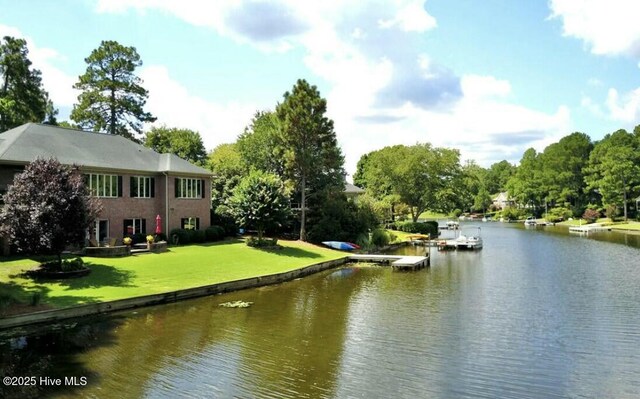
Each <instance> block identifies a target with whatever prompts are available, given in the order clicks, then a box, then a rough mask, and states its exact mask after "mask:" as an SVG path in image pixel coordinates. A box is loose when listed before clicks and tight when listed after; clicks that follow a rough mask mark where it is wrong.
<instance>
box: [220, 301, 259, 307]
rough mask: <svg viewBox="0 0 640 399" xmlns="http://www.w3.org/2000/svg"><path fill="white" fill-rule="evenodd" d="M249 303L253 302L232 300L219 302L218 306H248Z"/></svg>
mask: <svg viewBox="0 0 640 399" xmlns="http://www.w3.org/2000/svg"><path fill="white" fill-rule="evenodd" d="M251 305H253V302H245V301H233V302H225V303H221V304H220V305H218V306H222V307H225V308H248V307H249V306H251Z"/></svg>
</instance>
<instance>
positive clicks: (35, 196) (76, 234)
mask: <svg viewBox="0 0 640 399" xmlns="http://www.w3.org/2000/svg"><path fill="white" fill-rule="evenodd" d="M4 201H5V205H4V207H3V208H2V211H1V213H0V221H1V223H2V229H3V232H4V233H5V234H6V235H7V236H8V237H9V240H10V241H11V243H12V244H14V245H15V246H16V248H17V249H18V251H20V252H23V253H30V254H56V255H58V260H59V261H60V262H61V261H62V260H61V254H62V251H63V250H64V249H65V248H66V247H67V246H69V245H74V244H75V245H83V244H84V239H85V234H86V230H87V229H88V228H89V227H90V226H92V224H93V222H94V221H95V218H96V217H97V216H98V214H99V212H100V211H101V209H102V207H101V205H100V203H99V202H98V200H97V199H96V198H95V197H90V196H89V191H88V189H87V187H86V186H85V184H84V181H83V177H82V175H81V174H80V172H79V171H78V169H77V168H76V167H68V166H64V165H61V164H60V163H59V162H58V161H57V160H55V159H36V160H35V161H33V162H32V163H30V164H29V165H27V167H26V168H25V170H24V171H23V172H22V173H20V174H18V175H16V177H15V178H14V182H13V184H12V185H11V186H9V189H8V191H7V193H6V194H5V196H4Z"/></svg>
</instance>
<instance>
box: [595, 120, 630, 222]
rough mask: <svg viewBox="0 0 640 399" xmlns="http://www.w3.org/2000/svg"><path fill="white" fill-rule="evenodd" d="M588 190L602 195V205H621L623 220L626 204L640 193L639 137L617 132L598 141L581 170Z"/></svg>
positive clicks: (624, 131)
mask: <svg viewBox="0 0 640 399" xmlns="http://www.w3.org/2000/svg"><path fill="white" fill-rule="evenodd" d="M585 172H586V173H585V181H586V183H587V184H588V187H589V188H592V189H596V190H598V191H599V192H600V194H602V202H603V203H604V204H605V205H622V207H623V212H624V218H625V220H626V219H627V206H628V201H629V199H630V198H632V197H633V196H634V195H636V194H637V193H638V191H640V138H638V136H636V135H634V134H630V133H628V132H627V131H626V130H624V129H621V130H618V131H616V132H614V133H611V134H607V135H606V136H605V137H604V138H603V139H602V140H601V141H599V142H598V143H597V144H596V145H595V147H594V148H593V151H592V152H591V155H590V156H589V163H588V166H587V168H586V169H585Z"/></svg>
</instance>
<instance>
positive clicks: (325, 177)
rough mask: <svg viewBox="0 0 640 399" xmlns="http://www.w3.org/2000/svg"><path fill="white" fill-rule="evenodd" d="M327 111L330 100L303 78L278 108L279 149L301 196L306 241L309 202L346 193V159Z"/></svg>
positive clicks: (287, 170)
mask: <svg viewBox="0 0 640 399" xmlns="http://www.w3.org/2000/svg"><path fill="white" fill-rule="evenodd" d="M326 112H327V101H326V100H325V99H324V98H322V97H320V92H319V91H318V89H317V88H316V86H312V85H310V84H309V83H308V82H307V81H306V80H303V79H299V80H298V81H297V82H296V84H295V86H294V87H293V90H292V91H291V92H286V93H285V94H284V101H283V102H282V103H281V104H278V106H277V108H276V115H277V116H278V119H279V120H280V139H279V140H278V141H279V143H278V147H277V149H276V150H277V152H279V154H280V156H281V158H282V159H283V160H284V164H285V173H286V175H287V177H288V178H289V179H291V180H292V181H293V182H294V183H295V187H296V191H297V193H299V195H300V209H301V210H300V212H301V214H300V240H302V241H304V240H306V212H307V206H308V205H309V204H308V203H307V199H308V198H310V199H313V196H314V195H315V194H318V193H320V192H322V191H326V190H340V191H342V190H344V177H345V172H344V169H343V164H344V157H343V155H342V151H341V150H340V148H339V147H338V141H337V139H336V134H335V132H334V130H333V121H332V120H331V119H329V118H327V117H326V116H325V113H326Z"/></svg>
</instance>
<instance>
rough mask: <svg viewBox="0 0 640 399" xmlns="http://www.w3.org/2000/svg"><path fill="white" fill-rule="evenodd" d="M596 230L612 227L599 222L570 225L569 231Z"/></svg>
mask: <svg viewBox="0 0 640 399" xmlns="http://www.w3.org/2000/svg"><path fill="white" fill-rule="evenodd" d="M594 231H611V228H610V227H605V226H602V225H601V224H597V223H594V224H586V225H584V226H571V227H569V232H571V233H592V232H594Z"/></svg>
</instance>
